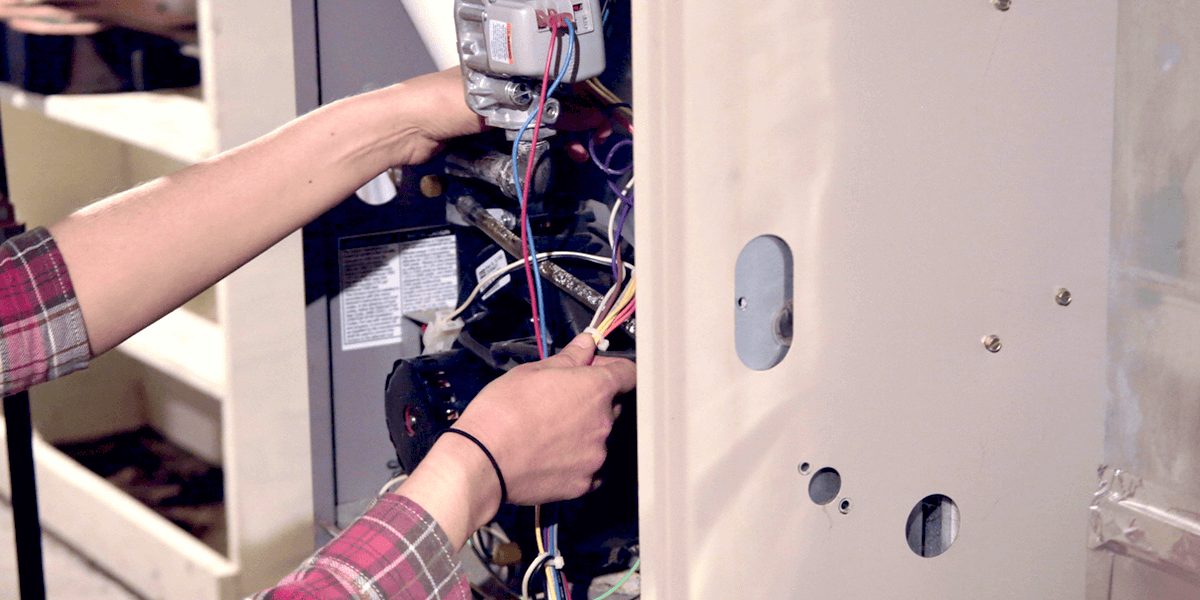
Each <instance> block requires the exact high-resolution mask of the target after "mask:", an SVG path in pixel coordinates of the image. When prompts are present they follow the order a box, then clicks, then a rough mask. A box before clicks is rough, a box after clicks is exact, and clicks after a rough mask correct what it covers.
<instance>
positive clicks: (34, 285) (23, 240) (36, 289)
mask: <svg viewBox="0 0 1200 600" xmlns="http://www.w3.org/2000/svg"><path fill="white" fill-rule="evenodd" d="M0 297H2V298H4V300H3V301H2V302H0V371H2V372H3V381H0V394H3V395H10V394H13V393H16V392H19V391H22V390H25V389H27V388H29V387H30V386H33V385H36V384H39V383H42V382H44V381H48V380H51V379H57V378H59V377H63V376H65V375H69V374H71V373H73V372H75V371H79V370H81V369H84V368H86V367H87V365H88V361H89V360H91V358H92V351H91V346H90V344H89V343H88V335H87V328H86V326H85V325H84V322H83V312H82V310H81V309H80V307H79V301H78V300H77V299H76V297H75V287H74V286H73V285H72V283H71V277H70V275H69V274H68V272H67V265H66V263H65V262H64V261H63V257H62V254H61V253H60V252H59V250H58V245H57V244H55V243H54V238H53V237H51V235H50V232H49V231H47V230H45V229H43V228H37V229H34V230H33V231H30V232H28V233H25V234H22V235H19V236H17V237H15V238H12V239H10V240H8V241H7V242H5V243H4V244H3V245H2V246H0Z"/></svg>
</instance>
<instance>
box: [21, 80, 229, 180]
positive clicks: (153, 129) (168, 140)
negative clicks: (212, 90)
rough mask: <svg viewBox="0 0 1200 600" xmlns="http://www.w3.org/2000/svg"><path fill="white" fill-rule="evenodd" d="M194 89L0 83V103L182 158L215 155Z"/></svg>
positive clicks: (209, 128)
mask: <svg viewBox="0 0 1200 600" xmlns="http://www.w3.org/2000/svg"><path fill="white" fill-rule="evenodd" d="M194 94H195V92H194V91H164V92H129V93H121V94H80V95H55V96H43V95H40V94H34V93H31V92H27V91H25V90H23V89H20V88H18V87H15V86H13V85H11V84H7V83H0V102H3V103H4V104H8V105H10V106H12V107H14V108H19V109H22V110H29V111H34V112H37V113H40V114H41V115H43V116H45V117H46V118H47V119H51V120H53V121H58V122H60V123H65V124H67V125H70V126H72V127H77V128H79V129H83V130H86V131H91V132H93V133H98V134H100V135H103V136H107V137H109V138H112V139H116V140H120V141H122V142H125V143H128V144H132V145H134V146H137V147H140V148H145V149H147V150H151V151H154V152H157V153H159V154H162V155H164V156H168V157H170V158H173V159H175V160H178V161H181V162H184V163H195V162H199V161H202V160H204V159H206V158H208V157H210V156H212V155H213V154H215V147H216V140H215V134H214V132H213V125H212V116H211V115H210V113H209V110H208V107H207V106H206V105H205V104H204V101H203V100H201V99H200V98H197V97H195V95H194Z"/></svg>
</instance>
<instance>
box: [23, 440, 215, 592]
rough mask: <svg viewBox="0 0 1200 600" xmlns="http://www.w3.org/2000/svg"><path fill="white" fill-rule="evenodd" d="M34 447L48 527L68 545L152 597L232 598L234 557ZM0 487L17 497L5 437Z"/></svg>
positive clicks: (52, 451) (45, 448)
mask: <svg viewBox="0 0 1200 600" xmlns="http://www.w3.org/2000/svg"><path fill="white" fill-rule="evenodd" d="M0 424H3V419H2V418H0ZM3 439H4V429H3V427H2V426H0V440H3ZM33 451H34V460H35V461H36V470H37V481H38V496H39V500H38V505H39V507H40V508H41V516H42V522H43V525H45V527H46V528H47V529H49V530H50V531H52V532H54V534H55V535H57V536H58V537H60V538H62V539H63V540H64V541H65V542H66V543H67V544H69V545H71V546H72V547H74V548H76V549H77V550H79V551H80V552H81V553H82V554H84V555H85V556H87V557H88V558H89V559H90V560H92V561H94V562H95V563H97V564H98V565H99V566H100V567H101V568H103V569H104V570H105V571H108V572H109V573H119V574H120V579H121V581H122V582H124V583H125V584H126V585H128V586H129V587H130V588H132V589H133V590H134V591H136V592H138V593H139V594H140V595H142V596H144V597H146V598H159V599H161V600H185V599H187V600H190V599H197V600H221V599H223V598H228V597H230V596H232V594H231V591H230V590H231V589H232V588H233V586H234V580H235V578H236V576H237V572H238V569H237V566H236V565H235V564H234V563H232V562H231V561H230V560H228V559H227V558H225V557H224V556H222V555H221V554H220V553H218V552H216V551H215V550H213V549H212V548H209V547H208V546H206V545H204V543H203V542H201V541H200V540H197V539H196V538H194V537H192V536H191V535H189V534H188V533H187V532H185V531H184V530H182V529H180V528H179V527H177V526H175V525H174V524H173V523H171V522H170V521H168V520H166V519H164V518H163V517H162V516H160V515H159V514H157V513H155V512H154V511H153V510H150V509H149V508H147V507H146V506H144V505H142V504H141V503H140V502H138V501H137V500H134V499H133V498H132V497H130V496H128V495H127V494H125V493H124V492H122V491H120V490H119V489H117V488H116V487H115V486H113V485H112V484H110V483H109V482H107V481H105V480H104V479H103V478H101V477H99V476H97V475H96V474H95V473H92V472H91V471H89V470H87V469H86V468H84V467H83V466H81V465H80V464H79V463H77V462H75V461H73V460H71V458H70V457H68V456H67V455H65V454H63V453H62V452H60V451H59V450H58V449H57V448H55V447H54V446H51V445H50V444H48V443H46V442H45V441H44V440H42V439H41V438H40V437H36V438H34V449H33ZM0 493H3V494H4V495H5V496H9V497H11V489H10V488H9V479H8V456H7V450H6V447H5V446H4V445H3V444H2V443H0Z"/></svg>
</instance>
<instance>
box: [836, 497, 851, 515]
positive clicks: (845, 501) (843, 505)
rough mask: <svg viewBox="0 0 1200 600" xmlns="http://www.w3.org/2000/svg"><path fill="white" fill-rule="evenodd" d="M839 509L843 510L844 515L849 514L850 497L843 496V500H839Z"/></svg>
mask: <svg viewBox="0 0 1200 600" xmlns="http://www.w3.org/2000/svg"><path fill="white" fill-rule="evenodd" d="M838 510H839V511H841V512H842V514H843V515H844V514H848V513H849V512H850V499H849V498H842V501H841V502H838Z"/></svg>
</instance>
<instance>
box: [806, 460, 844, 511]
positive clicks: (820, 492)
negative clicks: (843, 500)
mask: <svg viewBox="0 0 1200 600" xmlns="http://www.w3.org/2000/svg"><path fill="white" fill-rule="evenodd" d="M841 491H842V476H841V474H840V473H838V472H837V469H834V468H832V467H825V468H823V469H821V470H819V471H817V472H816V473H813V476H812V479H811V480H810V481H809V482H808V497H809V498H811V499H812V501H813V502H815V503H817V504H821V505H825V504H829V503H830V502H833V500H834V498H837V495H838V493H839V492H841Z"/></svg>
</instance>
